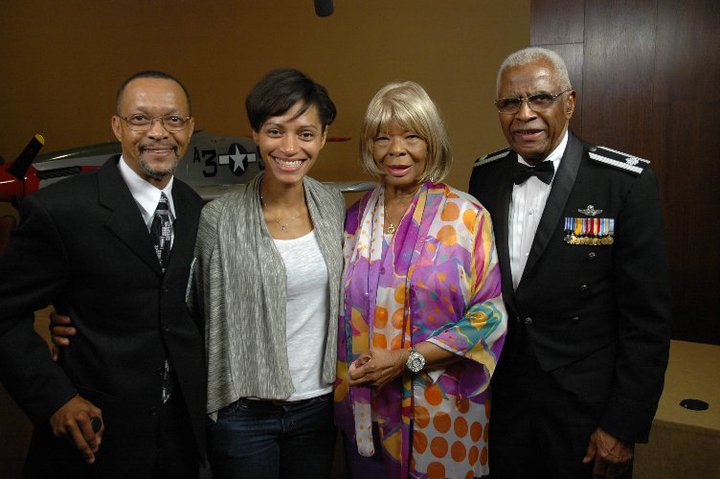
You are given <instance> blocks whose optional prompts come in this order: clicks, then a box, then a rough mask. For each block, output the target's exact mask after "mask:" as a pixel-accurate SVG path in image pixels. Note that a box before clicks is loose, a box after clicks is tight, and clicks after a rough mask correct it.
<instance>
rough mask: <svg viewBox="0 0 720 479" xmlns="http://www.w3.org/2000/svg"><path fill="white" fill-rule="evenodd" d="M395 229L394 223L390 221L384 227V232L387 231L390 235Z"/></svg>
mask: <svg viewBox="0 0 720 479" xmlns="http://www.w3.org/2000/svg"><path fill="white" fill-rule="evenodd" d="M396 231H397V228H396V227H395V225H394V224H392V223H390V226H388V227H387V228H385V232H386V233H388V234H391V235H394V234H395V232H396Z"/></svg>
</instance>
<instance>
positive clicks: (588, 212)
mask: <svg viewBox="0 0 720 479" xmlns="http://www.w3.org/2000/svg"><path fill="white" fill-rule="evenodd" d="M602 212H603V210H596V209H595V207H594V206H593V205H587V206H586V207H585V208H583V209H579V210H578V213H582V214H584V215H585V216H597V215H599V214H601V213H602Z"/></svg>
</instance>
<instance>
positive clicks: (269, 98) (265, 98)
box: [245, 68, 337, 132]
mask: <svg viewBox="0 0 720 479" xmlns="http://www.w3.org/2000/svg"><path fill="white" fill-rule="evenodd" d="M297 102H302V104H303V107H302V109H301V110H300V111H299V112H298V114H297V116H300V115H302V114H303V113H305V112H306V111H307V109H308V108H310V107H311V106H313V105H314V106H315V107H316V108H317V110H318V115H319V116H320V123H322V127H323V130H325V127H327V126H328V125H330V124H331V123H332V122H333V120H335V115H336V113H337V110H336V109H335V103H333V101H332V100H331V99H330V96H329V95H328V92H327V89H326V88H325V87H324V86H322V85H320V84H319V83H315V82H314V81H313V80H312V79H311V78H310V77H308V76H307V75H305V74H304V73H302V72H300V71H298V70H295V69H294V68H278V69H276V70H272V71H270V72H269V73H268V74H266V75H265V76H264V77H263V78H262V79H261V80H260V81H259V82H257V84H255V86H254V87H253V89H252V90H250V93H249V94H248V96H247V98H246V99H245V109H246V110H247V116H248V120H249V121H250V127H251V128H252V129H253V131H255V132H257V131H260V128H261V127H262V125H263V123H265V121H266V120H267V119H268V118H270V117H273V116H279V115H282V114H284V113H285V112H287V111H288V110H289V109H290V108H292V107H293V105H295V104H296V103H297Z"/></svg>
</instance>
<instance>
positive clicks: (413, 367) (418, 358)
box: [407, 351, 425, 373]
mask: <svg viewBox="0 0 720 479" xmlns="http://www.w3.org/2000/svg"><path fill="white" fill-rule="evenodd" d="M423 366H425V358H424V357H423V355H422V354H420V353H418V352H417V351H410V357H409V358H408V361H407V368H408V369H409V370H410V371H411V372H414V373H417V372H419V371H420V370H421V369H422V368H423Z"/></svg>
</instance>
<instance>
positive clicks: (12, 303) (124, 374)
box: [0, 158, 206, 477]
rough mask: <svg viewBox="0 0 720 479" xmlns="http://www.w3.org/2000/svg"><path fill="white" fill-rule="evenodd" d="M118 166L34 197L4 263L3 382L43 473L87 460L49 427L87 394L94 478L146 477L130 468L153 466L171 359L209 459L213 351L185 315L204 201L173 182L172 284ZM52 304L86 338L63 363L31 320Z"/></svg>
mask: <svg viewBox="0 0 720 479" xmlns="http://www.w3.org/2000/svg"><path fill="white" fill-rule="evenodd" d="M117 162H118V158H114V159H111V160H110V161H108V162H107V163H106V164H105V165H104V166H103V167H102V168H101V169H100V170H98V171H96V172H92V173H87V174H82V175H78V176H76V177H74V178H70V179H67V180H64V181H62V182H59V183H57V184H56V185H52V186H50V187H47V188H45V189H43V190H40V191H38V192H37V193H35V194H33V195H31V196H29V197H27V198H26V199H25V200H24V201H23V202H22V205H21V210H20V212H21V224H20V226H19V228H18V229H17V230H16V232H15V233H14V235H13V238H12V240H11V243H10V247H9V249H8V250H7V252H6V254H5V255H4V256H2V257H0V277H1V278H3V280H2V281H1V282H0V379H1V380H2V382H3V384H4V385H5V386H6V388H7V389H8V391H9V392H10V394H11V395H12V396H13V398H14V399H15V400H16V401H17V403H18V404H19V405H20V407H22V408H23V410H24V411H25V412H26V413H27V415H28V416H29V417H30V419H31V420H32V421H33V422H34V423H35V425H36V428H35V433H34V438H33V444H32V445H31V451H30V456H29V457H33V464H32V465H33V466H37V467H38V469H42V467H41V466H38V464H37V462H38V461H39V462H41V463H42V462H43V461H46V460H47V461H54V460H56V459H58V458H61V457H62V456H68V457H71V458H73V459H74V458H77V460H78V461H80V459H79V454H78V453H77V452H76V451H75V450H74V449H73V448H69V449H68V447H67V445H68V444H69V442H68V441H67V440H66V439H54V438H52V436H51V435H50V432H49V427H48V424H49V423H48V418H49V417H50V416H51V415H52V414H53V413H54V412H55V411H56V410H57V409H58V408H59V407H60V406H61V405H63V404H64V403H65V402H67V401H68V400H69V399H70V398H71V397H72V396H73V395H75V394H78V393H79V394H80V395H82V396H83V397H85V398H87V399H88V400H90V401H91V402H93V403H94V404H95V405H97V406H98V407H100V408H101V409H102V412H103V419H104V422H105V435H104V437H103V443H102V445H101V447H100V452H99V454H98V456H97V461H96V464H95V466H93V468H94V470H95V472H99V473H100V475H101V476H102V477H123V476H127V475H128V474H130V475H136V474H140V473H139V472H129V471H131V469H127V468H126V467H130V466H128V464H130V465H133V464H140V463H144V462H147V463H151V462H152V461H153V460H154V454H155V453H156V440H155V439H156V433H157V421H158V418H159V416H158V411H159V408H160V406H161V405H162V400H161V396H162V394H161V391H162V370H163V365H164V361H165V358H166V357H169V358H170V360H171V364H172V367H173V368H174V371H175V374H176V376H177V380H178V383H179V386H180V390H181V391H179V393H181V394H182V397H183V399H184V402H185V404H186V405H187V417H189V419H186V420H189V421H191V423H192V427H193V432H194V435H195V437H196V442H197V444H198V448H197V451H189V453H190V454H193V453H197V454H199V455H200V457H204V445H205V430H204V417H205V414H204V413H205V398H206V394H205V384H206V370H205V366H204V364H205V358H204V342H203V335H202V329H201V326H200V325H198V324H196V323H195V322H194V321H193V320H192V319H191V317H190V315H189V313H188V310H187V308H186V306H185V292H186V288H187V284H188V276H189V273H190V265H191V260H192V256H193V249H194V244H195V236H196V231H197V224H198V218H199V215H200V210H201V208H202V201H201V199H200V198H199V197H198V195H197V194H196V193H195V192H194V191H193V190H192V189H191V188H190V187H188V186H187V185H186V184H184V183H182V182H181V181H179V180H177V179H175V180H174V184H173V190H172V196H173V201H174V205H175V210H176V217H177V220H176V222H175V239H174V244H173V249H172V251H171V254H170V258H169V262H168V265H167V270H166V272H165V274H163V272H162V270H161V268H160V266H159V264H158V260H157V257H156V255H155V252H154V247H153V242H152V239H151V237H150V235H149V233H148V230H147V227H146V225H145V224H144V222H143V219H142V215H141V213H140V210H139V208H138V207H137V205H136V203H135V200H134V199H133V197H132V195H131V193H130V191H129V189H128V187H127V186H126V184H125V182H124V181H123V179H122V177H121V176H120V173H119V171H118V167H117ZM48 304H53V305H54V306H55V307H56V309H57V310H58V311H59V312H62V313H65V314H68V315H69V316H70V317H71V318H72V320H73V325H74V326H75V327H76V329H77V335H76V336H75V337H73V338H72V344H71V345H70V346H69V347H68V348H66V349H65V350H64V351H63V352H62V355H61V357H60V360H59V361H58V363H54V362H52V361H51V360H50V357H49V355H48V348H47V345H46V344H45V342H44V341H43V340H42V339H41V338H40V337H39V336H37V335H36V334H35V333H34V331H33V311H35V310H38V309H41V308H43V307H45V306H47V305H48ZM33 449H36V450H33ZM132 471H139V469H132Z"/></svg>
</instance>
